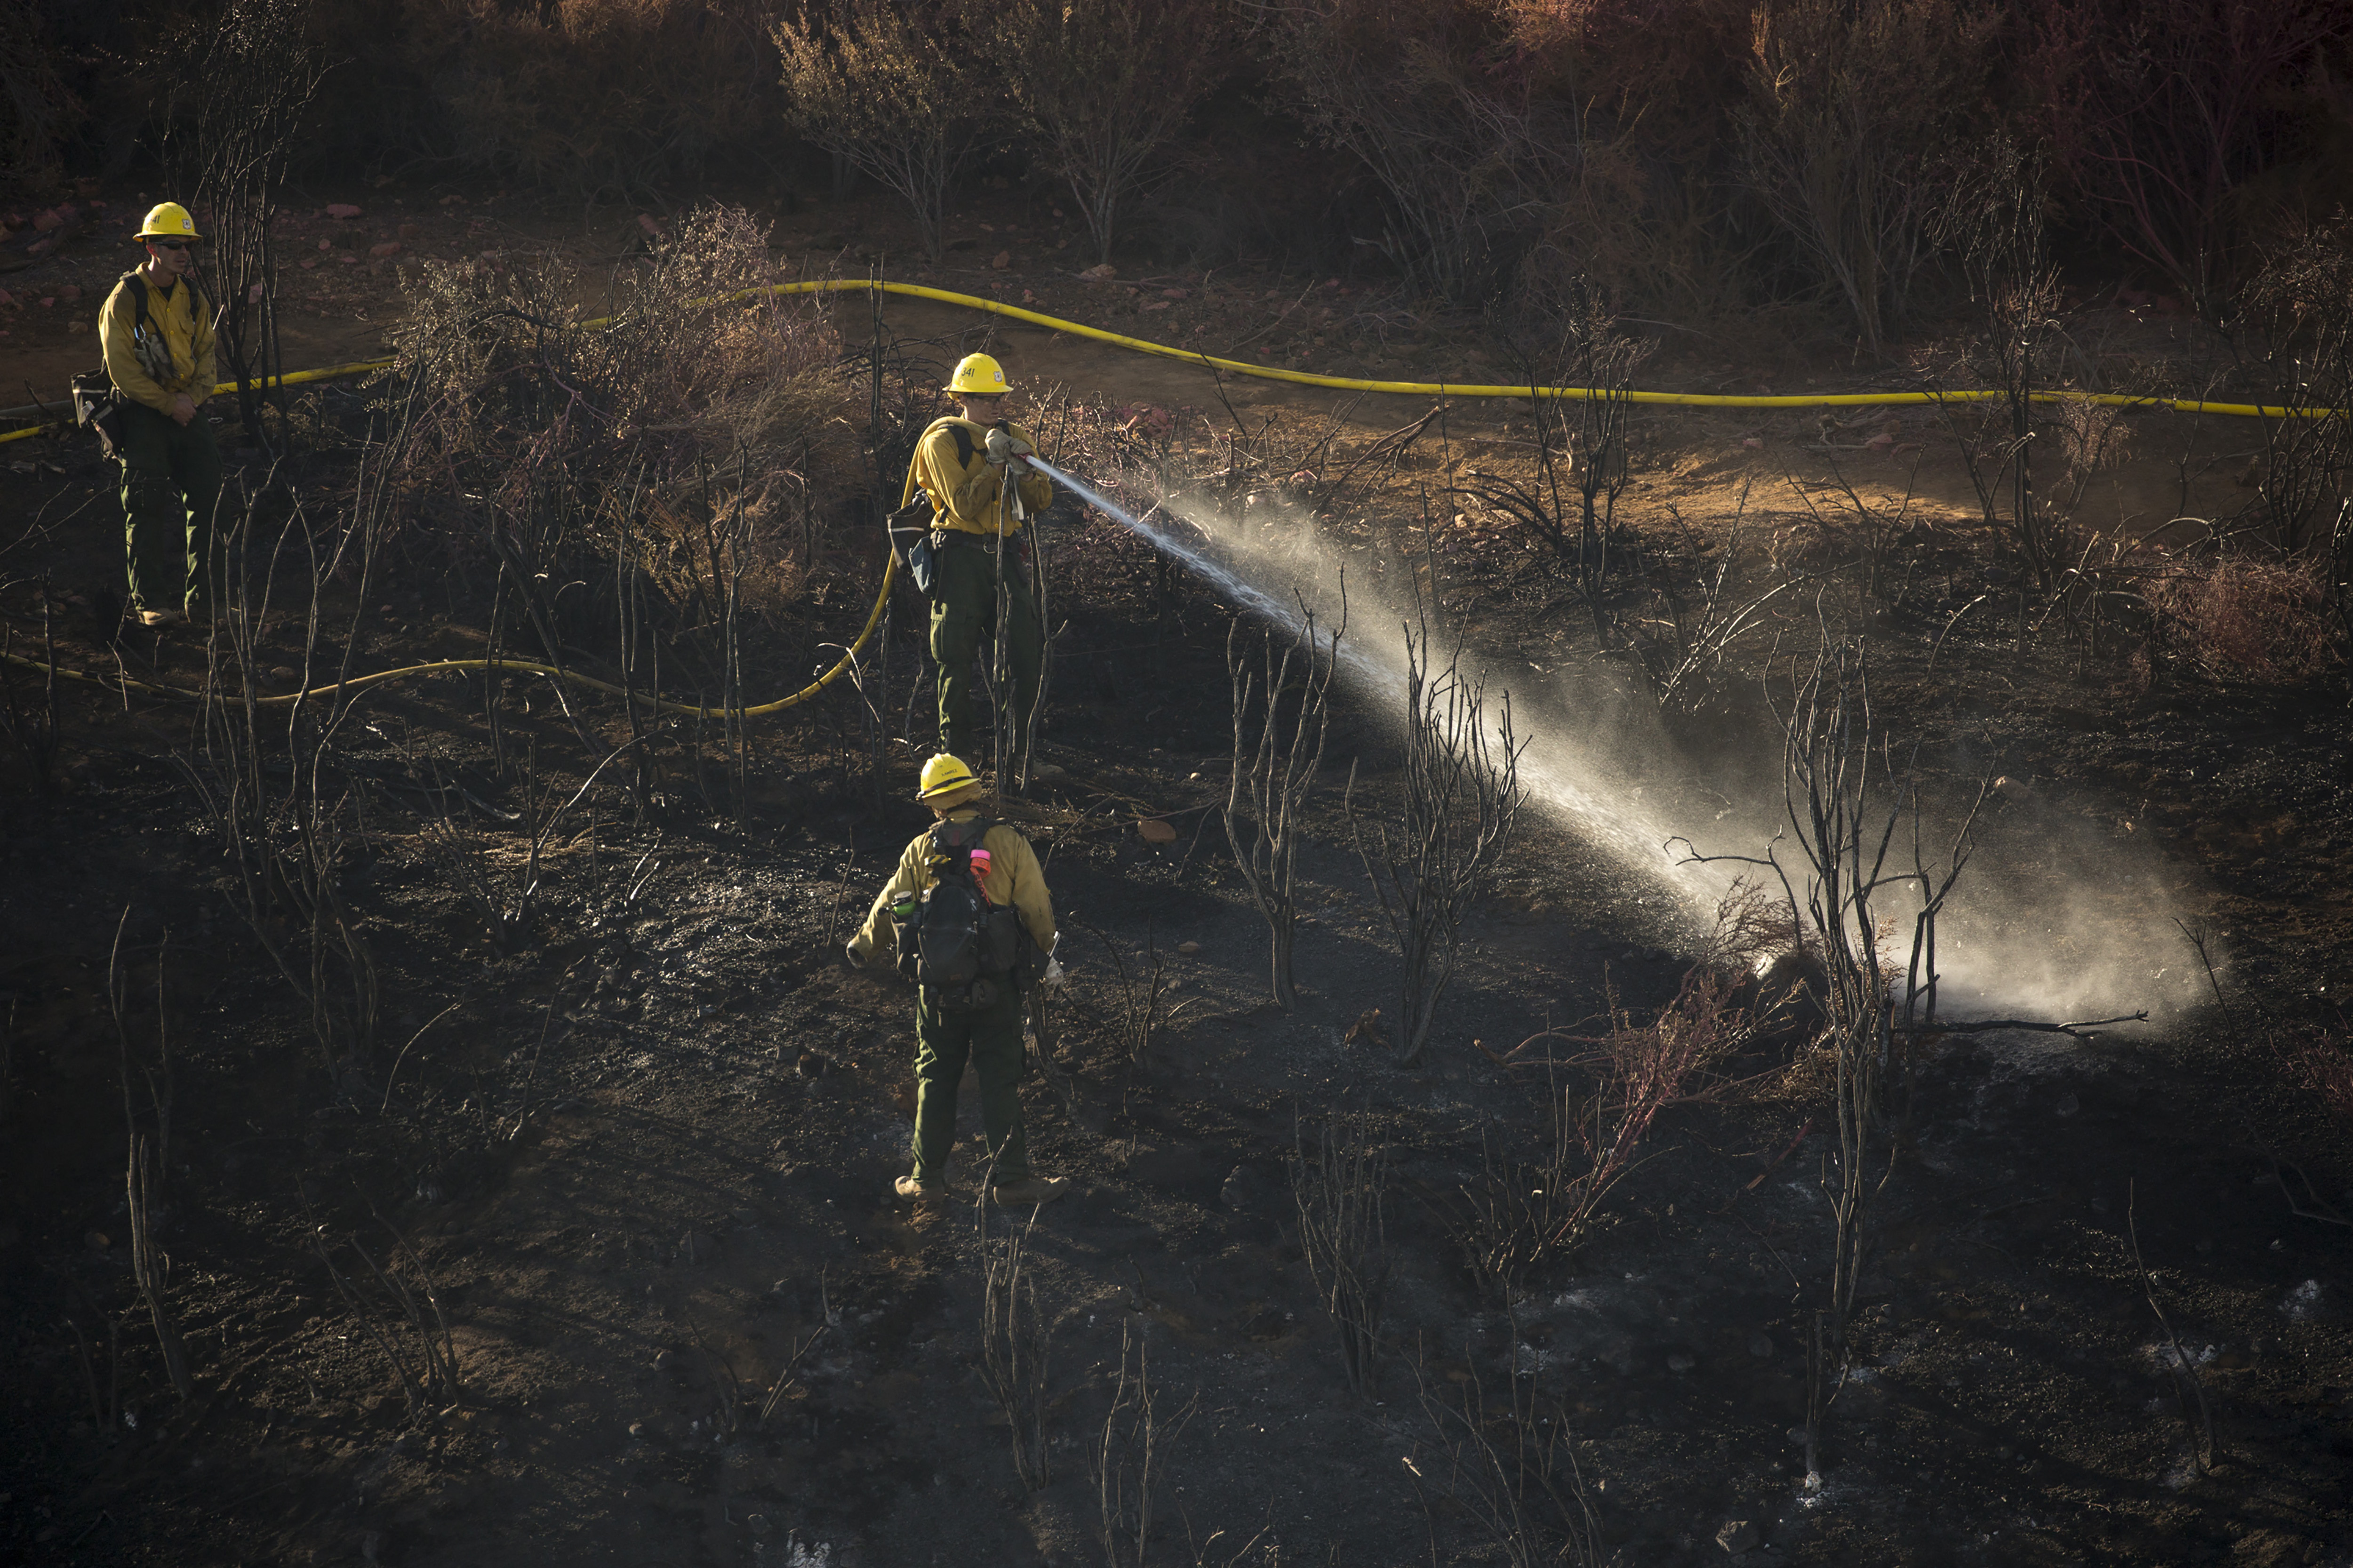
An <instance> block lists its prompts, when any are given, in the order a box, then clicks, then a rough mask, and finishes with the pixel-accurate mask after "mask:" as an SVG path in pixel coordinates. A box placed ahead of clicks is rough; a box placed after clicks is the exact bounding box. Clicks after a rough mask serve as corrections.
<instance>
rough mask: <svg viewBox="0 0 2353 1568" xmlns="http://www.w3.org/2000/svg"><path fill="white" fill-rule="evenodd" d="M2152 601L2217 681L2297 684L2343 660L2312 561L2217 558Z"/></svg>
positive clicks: (2158, 586) (2171, 579)
mask: <svg viewBox="0 0 2353 1568" xmlns="http://www.w3.org/2000/svg"><path fill="white" fill-rule="evenodd" d="M2148 597H2149V601H2150V603H2151V604H2153V605H2156V607H2157V609H2158V614H2159V615H2160V616H2163V617H2164V619H2165V623H2166V625H2167V626H2168V629H2169V631H2170V632H2171V634H2172V638H2173V642H2174V644H2175V646H2176V647H2177V648H2178V649H2179V651H2180V652H2181V653H2182V654H2184V655H2185V656H2187V657H2188V658H2189V659H2191V660H2192V661H2193V662H2195V663H2196V664H2198V665H2199V666H2200V667H2201V668H2204V669H2206V670H2207V671H2208V672H2210V673H2211V674H2214V675H2217V676H2223V677H2234V678H2237V679H2245V680H2254V681H2261V682H2263V683H2265V684H2292V683H2294V682H2296V681H2302V680H2309V679H2312V678H2313V677H2315V676H2316V675H2318V674H2320V673H2321V671H2323V670H2324V669H2327V668H2329V667H2330V666H2331V665H2332V664H2334V663H2337V662H2338V661H2339V659H2340V658H2341V657H2342V656H2341V654H2340V652H2339V650H2338V648H2337V626H2336V623H2335V622H2334V621H2333V620H2332V619H2331V617H2330V616H2329V612H2328V585H2327V578H2326V576H2325V575H2324V574H2323V573H2322V571H2321V569H2320V567H2319V566H2318V565H2317V564H2316V563H2313V562H2310V561H2263V560H2254V559H2251V558H2249V557H2246V556H2242V555H2223V556H2217V557H2215V558H2214V559H2212V560H2210V561H2204V562H2200V563H2198V564H2197V565H2194V566H2190V567H2186V568H2184V569H2183V570H2181V571H2179V572H2178V573H2175V574H2172V575H2170V576H2167V577H2162V578H2159V579H2158V580H2157V581H2156V582H2155V583H2153V584H2151V585H2150V587H2149V593H2148Z"/></svg>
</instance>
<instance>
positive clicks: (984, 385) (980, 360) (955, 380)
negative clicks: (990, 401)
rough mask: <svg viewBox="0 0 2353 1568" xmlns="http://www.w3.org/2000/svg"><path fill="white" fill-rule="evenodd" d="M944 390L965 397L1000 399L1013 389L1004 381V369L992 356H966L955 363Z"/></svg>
mask: <svg viewBox="0 0 2353 1568" xmlns="http://www.w3.org/2000/svg"><path fill="white" fill-rule="evenodd" d="M946 390H948V391H950V392H954V393H959V394H962V395H965V396H967V397H1002V396H1004V395H1006V394H1007V393H1008V392H1010V391H1012V390H1013V388H1012V386H1011V385H1010V384H1008V383H1007V381H1006V379H1005V367H1004V366H1003V365H1001V364H999V363H997V359H996V357H995V356H994V355H992V354H966V355H965V356H964V358H962V359H960V360H958V361H956V367H955V374H954V375H952V376H950V377H948V384H947V388H946Z"/></svg>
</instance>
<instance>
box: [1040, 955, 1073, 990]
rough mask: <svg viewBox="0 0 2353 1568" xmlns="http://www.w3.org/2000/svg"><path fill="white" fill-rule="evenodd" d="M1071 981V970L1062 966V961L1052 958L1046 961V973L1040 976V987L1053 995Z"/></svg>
mask: <svg viewBox="0 0 2353 1568" xmlns="http://www.w3.org/2000/svg"><path fill="white" fill-rule="evenodd" d="M1070 983H1071V975H1070V972H1069V971H1068V970H1066V969H1064V968H1063V967H1062V961H1061V960H1060V959H1059V958H1050V959H1048V960H1047V961H1046V973H1043V974H1041V975H1039V977H1038V989H1039V990H1040V991H1043V992H1044V993H1046V994H1047V995H1049V996H1051V995H1052V994H1054V993H1056V992H1057V991H1060V989H1061V988H1062V987H1063V986H1065V985H1068V984H1070Z"/></svg>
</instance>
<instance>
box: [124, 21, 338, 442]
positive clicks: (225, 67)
mask: <svg viewBox="0 0 2353 1568" xmlns="http://www.w3.org/2000/svg"><path fill="white" fill-rule="evenodd" d="M310 21H311V0H230V4H229V5H228V6H227V8H226V9H225V10H224V11H223V12H222V13H221V15H220V16H217V17H216V18H213V19H211V20H209V21H207V22H206V24H205V25H204V26H201V27H198V28H195V29H193V30H192V32H191V35H190V36H191V37H194V38H195V39H197V40H199V42H198V44H197V47H196V48H195V51H194V52H193V54H192V55H191V57H190V58H188V59H187V60H186V61H185V62H184V63H183V64H182V66H181V68H180V69H179V72H178V75H177V79H176V80H175V81H174V87H173V99H174V103H173V106H172V107H173V109H174V111H175V113H176V114H177V115H178V116H179V117H180V123H179V124H178V125H177V126H175V127H174V131H173V132H172V134H171V136H170V137H169V138H168V139H167V141H166V142H165V144H164V163H165V166H166V167H167V168H168V169H169V170H170V171H171V174H172V177H173V179H174V183H175V184H177V185H178V186H179V188H180V189H181V190H182V191H184V192H193V193H194V195H195V205H196V208H197V220H198V222H199V223H200V224H201V225H202V226H203V228H204V232H205V241H206V244H205V254H206V261H207V266H206V274H207V276H206V278H205V279H204V281H205V284H206V289H207V291H208V292H209V293H210V294H211V295H212V306H213V309H214V310H216V312H218V315H217V317H216V332H217V334H218V337H217V341H218V342H219V344H220V351H221V357H222V359H223V360H224V361H225V362H226V363H227V367H228V373H229V378H230V379H231V380H233V381H235V382H236V383H237V417H238V418H239V419H240V420H242V421H243V422H244V425H245V429H246V435H247V437H248V439H249V440H251V441H255V442H259V441H261V440H263V439H264V438H265V437H264V432H263V430H262V427H261V410H262V407H263V405H264V404H265V403H266V402H267V401H268V400H269V398H268V394H269V378H270V377H272V376H275V375H278V374H281V373H282V372H283V371H284V369H285V365H284V363H282V361H281V358H280V353H279V342H278V252H277V250H276V248H275V247H274V245H273V243H272V241H271V238H270V228H271V225H272V224H273V223H274V222H275V221H276V218H277V216H278V198H279V195H280V192H281V191H282V190H283V189H284V188H285V184H286V161H287V158H288V156H289V154H290V152H291V151H292V150H293V149H294V148H295V147H296V146H298V145H299V144H300V140H301V139H300V138H299V136H298V135H297V134H296V132H297V130H298V128H299V123H300V121H301V118H302V115H303V113H304V111H305V110H308V109H309V108H310V105H311V99H312V98H313V97H314V96H316V94H317V92H318V90H319V84H320V82H321V80H322V79H323V77H324V76H325V74H326V73H325V70H324V68H322V66H321V65H320V63H319V60H318V58H317V56H316V54H315V53H314V52H313V50H312V49H311V44H310V37H309V35H310Z"/></svg>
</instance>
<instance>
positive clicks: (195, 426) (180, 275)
mask: <svg viewBox="0 0 2353 1568" xmlns="http://www.w3.org/2000/svg"><path fill="white" fill-rule="evenodd" d="M198 238H199V236H198V235H197V233H196V225H195V219H193V218H191V217H190V216H188V209H187V208H185V207H184V206H182V205H180V204H179V203H177V202H165V203H164V204H163V205H161V206H158V207H156V208H155V209H154V210H153V211H152V212H150V213H149V214H148V215H147V221H146V222H144V223H142V224H141V225H140V226H139V242H140V243H141V244H142V245H143V246H145V247H147V259H146V261H145V263H144V264H142V266H140V267H138V268H134V269H132V271H129V272H126V273H124V274H123V275H122V279H121V281H120V282H118V283H117V284H116V285H115V286H114V291H113V292H112V293H111V294H109V295H108V296H107V297H106V305H105V308H104V309H102V310H100V311H99V315H98V341H99V346H100V349H101V350H102V351H103V352H104V353H105V355H106V374H107V379H108V380H110V381H111V382H112V383H113V384H114V397H113V404H114V408H113V419H112V420H111V428H110V429H109V430H108V432H107V434H108V439H109V443H110V446H111V451H112V454H113V456H114V457H115V458H118V459H120V460H121V464H122V519H123V541H124V556H125V560H126V564H127V567H128V570H129V574H130V578H131V604H130V613H131V614H132V615H135V616H138V617H139V620H140V623H141V624H142V625H143V626H162V625H164V623H166V622H169V621H176V620H179V619H182V618H183V616H185V615H187V614H195V615H199V616H201V615H202V614H204V613H205V611H206V606H207V605H208V603H209V588H210V573H211V565H212V555H213V535H214V529H213V522H214V514H215V512H216V511H217V510H218V509H219V506H220V495H221V458H220V447H218V446H216V444H215V443H214V440H213V431H212V426H211V424H210V422H208V421H207V420H206V418H205V414H204V401H205V397H206V395H207V394H209V393H210V392H211V391H212V387H213V381H214V377H215V375H216V367H215V364H214V356H213V322H212V315H213V308H212V302H211V301H210V300H206V298H205V296H204V291H203V290H202V289H199V288H198V287H197V286H196V280H195V254H194V250H193V247H195V244H196V242H197V239H198Z"/></svg>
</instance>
